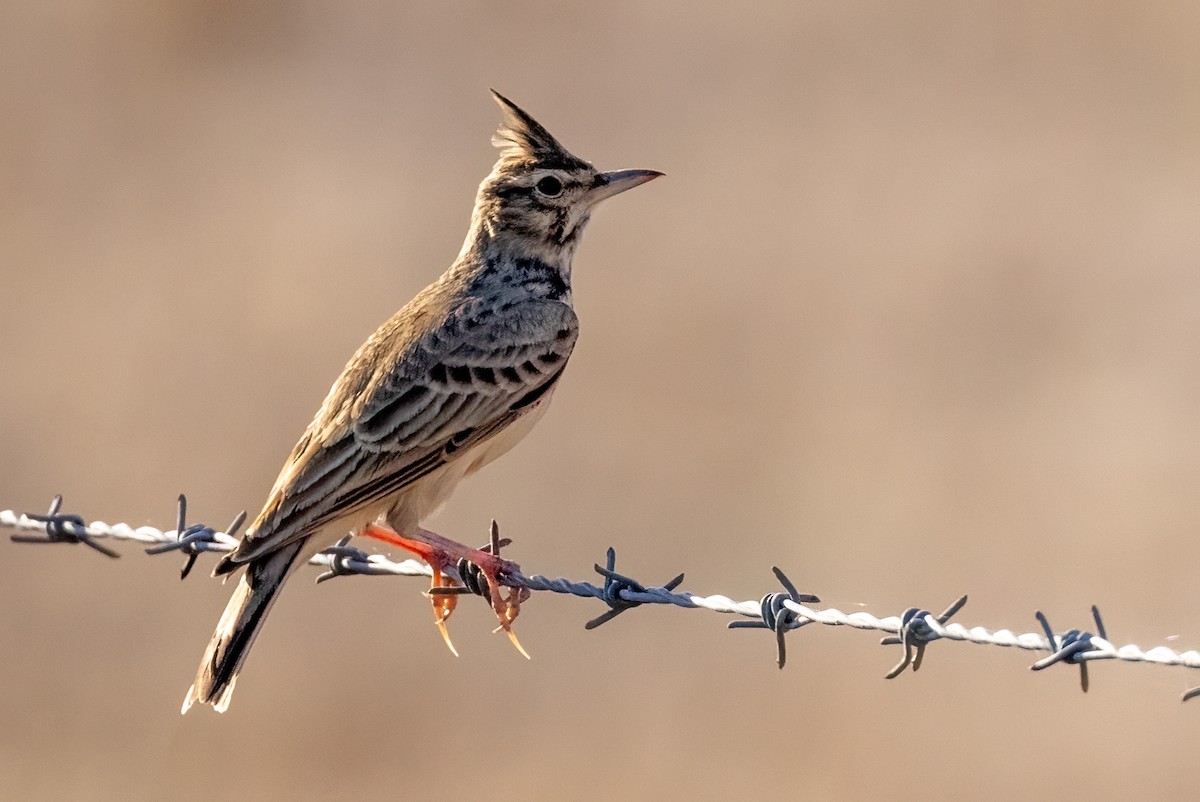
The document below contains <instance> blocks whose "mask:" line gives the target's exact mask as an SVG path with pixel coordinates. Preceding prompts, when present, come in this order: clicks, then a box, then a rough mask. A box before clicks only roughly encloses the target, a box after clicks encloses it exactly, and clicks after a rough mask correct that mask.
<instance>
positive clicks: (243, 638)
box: [183, 92, 661, 713]
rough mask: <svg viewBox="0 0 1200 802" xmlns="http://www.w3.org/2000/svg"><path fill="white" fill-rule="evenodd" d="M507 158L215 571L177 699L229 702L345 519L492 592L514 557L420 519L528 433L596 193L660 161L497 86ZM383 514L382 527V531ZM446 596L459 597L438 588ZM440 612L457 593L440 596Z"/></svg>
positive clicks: (567, 308)
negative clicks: (213, 611) (461, 235)
mask: <svg viewBox="0 0 1200 802" xmlns="http://www.w3.org/2000/svg"><path fill="white" fill-rule="evenodd" d="M493 94H494V95H495V98H496V102H497V103H498V104H499V105H500V108H501V111H502V112H503V115H504V121H503V123H502V124H501V126H500V128H499V130H498V132H497V134H496V136H495V137H494V138H493V140H492V142H493V144H494V145H496V146H497V147H498V148H500V158H499V160H498V161H497V162H496V166H495V167H494V168H493V169H492V172H491V174H490V175H489V176H488V177H487V178H485V179H484V180H483V183H482V184H480V186H479V194H478V196H477V197H476V201H475V210H474V214H473V215H472V217H471V227H470V229H469V230H468V232H467V238H466V241H465V242H464V243H463V247H462V251H461V252H460V253H459V255H458V258H457V259H456V260H455V261H454V263H453V264H452V265H451V266H450V269H449V270H447V271H446V272H445V273H444V274H443V275H442V277H441V278H439V279H438V280H437V281H435V282H434V283H433V284H431V285H429V286H428V287H426V288H425V289H424V290H422V291H421V292H420V293H419V294H418V295H417V296H416V297H415V298H413V299H412V300H411V301H409V302H408V304H407V305H405V306H404V308H403V309H401V310H400V311H399V312H397V313H396V314H395V315H394V316H392V318H391V319H390V320H388V321H387V322H386V323H384V324H383V325H382V326H381V327H380V328H379V330H378V331H376V332H375V333H374V334H373V335H371V337H370V339H368V340H367V341H366V342H365V343H364V344H363V345H362V347H360V348H359V349H358V352H357V353H356V354H355V355H354V356H353V357H352V358H351V360H350V362H349V364H347V365H346V367H345V369H344V370H343V371H342V375H341V376H339V377H338V379H337V381H336V382H334V384H333V387H332V388H331V389H330V391H329V395H328V396H327V397H326V398H325V403H324V404H322V406H321V409H320V410H319V411H318V412H317V415H316V417H315V418H313V421H312V423H311V424H309V426H308V429H307V430H306V431H305V433H304V436H303V437H301V438H300V442H298V443H297V444H296V447H295V449H293V451H292V454H291V456H290V457H289V458H288V460H287V463H286V464H285V465H284V467H283V470H282V472H281V473H280V474H279V478H278V479H277V480H276V482H275V487H274V488H273V489H272V491H271V494H270V496H269V497H268V499H267V503H266V505H265V506H264V507H263V510H262V512H261V513H259V515H258V518H257V519H255V522H254V524H253V526H252V527H251V529H250V531H249V532H248V533H247V534H246V536H245V538H244V539H243V540H242V542H241V544H240V545H239V546H238V548H237V549H236V550H235V551H233V552H232V553H230V554H228V555H226V556H225V557H223V558H222V559H221V561H220V563H218V565H217V567H216V568H215V569H214V571H213V574H214V575H222V574H228V573H230V572H232V571H235V570H236V569H238V568H241V567H243V566H244V567H245V568H246V571H245V573H244V574H243V575H242V578H241V581H240V582H239V583H238V586H237V589H236V590H235V591H234V593H233V597H232V598H231V599H230V600H229V605H228V606H227V607H226V608H225V613H224V614H223V615H222V616H221V620H220V622H219V623H218V624H217V629H216V632H214V633H213V636H212V640H211V641H210V642H209V644H208V649H207V650H206V651H205V653H204V659H203V661H202V662H201V664H200V670H199V672H198V673H197V675H196V681H195V683H194V684H193V685H192V687H191V688H190V689H189V690H188V694H187V697H186V699H185V700H184V704H183V712H185V713H186V712H187V710H188V708H189V707H191V705H192V703H194V702H200V703H202V704H208V705H212V706H213V707H214V708H216V709H217V710H218V711H224V710H225V709H226V708H227V707H228V706H229V701H230V697H231V696H232V694H233V687H234V682H235V681H236V679H237V676H238V672H239V671H241V669H242V666H243V664H244V662H245V660H246V654H247V652H248V651H249V649H250V646H251V645H252V644H253V643H254V639H255V637H256V636H257V634H258V631H259V629H260V628H261V627H262V624H263V621H264V620H265V619H266V616H267V613H268V612H270V610H271V607H272V605H273V604H274V601H275V598H276V597H277V595H278V593H279V589H280V588H281V587H282V586H283V583H284V581H285V580H286V579H287V578H288V576H289V575H290V574H291V573H292V572H293V571H294V570H295V569H296V567H297V566H299V565H301V564H303V563H305V562H307V560H308V559H309V557H311V556H312V555H314V554H316V553H317V552H318V551H320V550H321V549H322V548H324V547H325V546H326V545H327V544H328V543H329V542H330V541H332V540H334V539H336V538H337V537H340V536H341V535H342V534H343V533H345V532H348V531H349V532H355V533H360V534H367V535H371V536H375V537H380V538H382V539H385V540H390V541H391V542H396V543H400V544H401V545H404V546H405V547H407V548H412V549H413V550H415V551H418V553H420V554H422V556H424V557H425V558H426V559H427V560H429V561H430V563H431V564H432V565H433V567H434V569H435V583H437V582H438V577H439V570H438V569H440V568H443V567H445V566H447V565H452V564H454V561H455V560H456V559H458V558H460V557H465V558H467V559H468V560H470V561H471V562H473V563H475V564H476V565H479V566H480V567H481V568H482V569H483V571H484V573H485V574H487V575H488V578H489V584H490V588H491V594H492V604H493V606H494V607H495V608H496V611H497V613H498V614H499V615H500V617H501V625H502V626H503V627H504V628H505V629H508V624H510V623H511V620H512V617H513V615H514V614H515V611H514V607H513V606H512V605H511V604H508V605H507V606H506V602H505V600H502V599H501V598H500V594H499V587H500V582H499V574H500V573H501V572H502V571H503V570H504V567H505V566H506V565H508V564H507V563H505V562H504V561H503V560H501V559H500V558H499V556H498V555H493V554H489V553H487V552H480V551H476V550H474V549H468V548H466V547H464V546H460V545H459V544H457V543H454V542H453V541H450V540H447V539H445V538H441V537H439V536H437V535H435V534H433V533H432V532H428V531H426V530H424V529H422V528H421V521H422V520H423V519H424V518H425V517H426V516H427V515H429V514H430V513H432V512H433V511H434V510H435V509H436V508H437V507H438V506H439V505H440V504H441V503H442V502H443V501H445V500H446V499H447V498H448V497H449V496H450V494H451V493H452V492H453V490H454V488H455V486H456V485H457V484H458V482H459V481H460V480H461V479H462V478H463V477H465V476H467V475H468V474H471V473H473V472H475V471H477V470H478V469H479V468H481V467H483V466H484V465H486V464H487V463H489V462H491V461H492V460H494V459H496V458H497V457H499V456H500V455H502V454H503V453H505V452H506V451H508V449H510V448H511V447H512V446H513V445H515V444H516V442H517V441H518V440H520V439H521V438H522V437H524V436H525V435H526V434H527V433H528V432H529V430H530V429H531V428H532V427H533V424H534V423H535V422H536V421H537V420H538V418H540V417H541V416H542V415H543V414H544V413H545V411H546V406H547V404H548V403H549V401H550V397H551V396H552V395H553V393H554V386H555V384H556V382H557V381H558V379H559V377H560V376H561V375H562V372H563V368H564V367H565V366H566V363H567V359H568V358H569V357H570V355H571V349H572V347H573V346H574V345H575V338H576V336H577V332H578V324H577V320H576V317H575V312H574V310H573V309H572V306H571V260H572V257H573V256H574V254H575V248H576V247H577V246H578V245H579V239H580V235H581V234H582V233H583V229H584V226H585V225H586V224H587V222H588V218H589V217H590V215H591V213H592V210H593V209H594V208H595V206H596V204H597V203H599V202H600V201H602V200H604V199H605V198H609V197H612V196H613V195H616V194H617V193H619V192H623V191H625V190H627V189H631V188H632V187H636V186H638V185H639V184H643V183H645V182H647V181H649V180H651V179H653V178H656V177H658V176H659V175H661V173H658V172H656V171H654V170H618V171H615V172H608V173H602V172H599V171H597V170H596V169H595V168H593V167H592V165H590V164H588V163H587V162H585V161H583V160H582V159H579V158H577V157H575V156H573V155H572V154H570V153H569V152H568V151H567V150H566V149H565V148H564V147H563V146H562V145H560V144H559V143H558V141H557V140H556V139H555V138H554V137H553V136H551V135H550V133H549V132H548V131H546V129H545V128H543V127H542V126H541V125H539V124H538V123H537V122H536V121H535V120H534V119H533V118H532V117H530V116H529V115H528V114H526V113H525V112H524V111H522V110H521V109H519V108H517V106H516V105H514V104H513V103H511V102H510V101H509V100H507V99H506V98H504V97H502V96H501V95H499V94H497V93H495V92H493ZM384 523H386V526H387V527H388V528H384V526H383V524H384ZM443 598H447V599H448V598H451V597H443ZM434 606H435V614H436V615H437V616H438V623H439V625H440V624H441V622H442V621H444V619H445V616H446V615H448V614H449V605H448V604H447V603H446V602H444V601H443V602H441V606H440V607H439V601H438V597H437V596H435V597H434Z"/></svg>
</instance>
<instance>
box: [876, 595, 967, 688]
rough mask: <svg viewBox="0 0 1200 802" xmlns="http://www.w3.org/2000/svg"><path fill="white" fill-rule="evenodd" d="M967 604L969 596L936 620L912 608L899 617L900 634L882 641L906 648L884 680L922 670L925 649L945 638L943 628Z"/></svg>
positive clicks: (928, 614)
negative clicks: (935, 624) (908, 670)
mask: <svg viewBox="0 0 1200 802" xmlns="http://www.w3.org/2000/svg"><path fill="white" fill-rule="evenodd" d="M966 603H967V594H965V593H964V594H963V595H961V596H959V597H958V599H956V600H955V602H954V603H953V604H951V605H950V606H949V607H947V608H946V609H945V610H943V611H942V614H941V615H939V616H934V614H933V613H931V612H929V611H928V610H921V609H918V608H916V607H909V608H908V609H907V610H905V611H904V614H903V615H901V616H900V634H899V635H889V636H888V637H886V638H883V639H881V640H880V641H879V643H880V644H881V645H883V646H894V645H896V644H897V643H898V644H900V645H901V646H902V647H904V656H903V657H901V658H900V662H899V663H896V665H894V666H892V670H891V671H889V672H888V673H887V674H886V675H884V679H895V678H896V677H898V676H900V675H901V674H903V673H904V669H906V668H908V667H909V666H912V670H913V672H914V673H915V672H916V671H917V670H919V669H920V668H921V661H922V660H924V659H925V647H926V646H928V645H929V644H931V643H933V642H934V641H935V640H937V639H938V638H940V637H942V633H941V631H940V630H941V628H942V627H943V626H944V625H945V624H946V622H947V621H949V620H950V619H951V618H952V617H953V616H954V614H955V613H957V612H958V611H959V610H961V609H962V608H963V607H964V606H965V605H966ZM935 621H936V622H937V627H936V628H935V627H934V622H935Z"/></svg>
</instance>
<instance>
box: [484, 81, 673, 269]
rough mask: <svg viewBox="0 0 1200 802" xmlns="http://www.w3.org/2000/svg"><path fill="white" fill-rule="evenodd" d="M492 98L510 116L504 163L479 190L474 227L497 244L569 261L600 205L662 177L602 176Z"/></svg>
mask: <svg viewBox="0 0 1200 802" xmlns="http://www.w3.org/2000/svg"><path fill="white" fill-rule="evenodd" d="M492 95H493V96H494V97H495V99H496V102H497V103H498V104H499V105H500V110H501V111H502V112H503V114H504V120H503V122H501V124H500V128H499V129H498V130H497V131H496V135H495V136H494V137H492V144H493V145H495V146H496V147H498V148H499V149H500V158H499V160H497V162H496V166H495V167H494V168H492V172H491V174H490V175H489V176H488V177H487V178H485V179H484V180H483V183H482V184H481V185H480V186H479V196H478V198H477V199H476V202H475V223H476V226H475V228H477V229H478V230H480V231H481V233H482V232H484V231H485V232H486V235H487V236H488V238H489V239H490V240H491V241H492V242H493V243H499V242H502V243H503V244H504V245H505V246H506V247H511V248H516V249H518V250H523V251H526V252H528V253H530V254H531V255H537V256H540V257H542V258H545V259H548V260H551V261H556V262H561V261H563V260H565V261H567V262H569V261H570V258H571V255H572V254H573V253H574V250H575V246H576V244H577V243H578V241H579V236H580V234H582V233H583V229H584V226H586V225H587V222H588V219H589V218H590V216H591V213H592V209H594V208H595V207H596V204H598V203H599V202H600V201H602V200H604V199H605V198H611V197H612V196H613V195H616V194H618V193H621V192H624V191H625V190H627V189H632V188H633V187H636V186H638V185H639V184H644V183H646V182H647V181H650V180H651V179H654V178H657V177H658V176H660V175H662V173H660V172H658V171H656V170H615V171H613V172H608V173H602V172H600V171H599V170H597V169H596V168H595V167H593V166H592V165H591V164H589V163H588V162H585V161H584V160H583V159H580V158H579V157H577V156H575V155H573V154H571V153H570V151H568V150H567V149H566V148H564V147H563V146H562V145H561V144H559V142H558V140H557V139H555V138H554V137H553V136H551V135H550V132H549V131H547V130H546V129H545V128H543V127H542V126H541V124H539V123H538V121H537V120H535V119H533V118H532V117H530V116H529V115H528V114H527V113H525V112H524V111H523V110H522V109H521V108H519V107H518V106H517V105H516V104H515V103H513V102H512V101H511V100H509V99H508V98H506V97H504V96H503V95H501V94H500V93H499V92H496V91H495V90H493V91H492Z"/></svg>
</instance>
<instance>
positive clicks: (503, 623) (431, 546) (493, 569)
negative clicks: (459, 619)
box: [362, 523, 529, 658]
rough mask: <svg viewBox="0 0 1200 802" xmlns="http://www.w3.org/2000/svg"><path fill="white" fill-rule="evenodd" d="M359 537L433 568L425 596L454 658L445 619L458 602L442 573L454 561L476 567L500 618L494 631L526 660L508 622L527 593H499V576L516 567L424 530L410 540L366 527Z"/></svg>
mask: <svg viewBox="0 0 1200 802" xmlns="http://www.w3.org/2000/svg"><path fill="white" fill-rule="evenodd" d="M492 526H493V540H494V541H495V539H496V537H497V533H496V531H495V524H494V523H493V525H492ZM362 534H363V535H364V536H366V537H369V538H374V539H375V540H381V541H383V542H384V543H390V544H392V545H393V546H399V547H400V548H402V549H404V550H405V551H409V552H412V553H413V554H415V555H417V556H418V557H420V558H421V559H422V560H424V561H425V562H427V563H429V567H430V568H432V569H433V584H432V586H431V587H430V593H429V594H428V595H429V597H430V600H431V602H432V603H433V619H434V623H435V624H437V627H438V630H440V631H441V633H442V637H443V638H444V639H445V641H446V645H447V646H448V647H450V651H451V652H453V653H454V655H455V656H457V655H458V650H456V649H455V648H454V644H453V643H451V642H450V635H449V633H448V632H447V631H446V620H447V619H448V618H450V614H451V613H453V612H454V608H455V606H456V605H457V603H458V600H457V595H456V594H455V593H454V592H453V591H450V590H449V589H450V588H451V587H452V586H451V585H450V584H449V583H448V582H447V581H446V577H445V571H446V569H448V568H450V569H457V565H458V561H459V560H466V561H467V562H469V563H471V564H472V565H475V566H477V567H478V568H479V570H480V571H481V572H482V573H483V575H484V577H486V578H487V583H488V591H489V597H490V598H489V602H490V603H491V606H492V609H493V610H494V611H495V613H496V617H497V618H499V619H500V626H499V627H498V628H497V630H496V631H500V630H504V632H505V633H506V634H507V635H508V638H509V640H511V641H512V643H513V645H514V646H516V648H517V651H519V652H520V653H521V654H523V655H525V657H527V658H528V657H529V654H528V653H527V652H526V651H525V649H523V648H522V647H521V643H520V641H518V640H517V636H516V635H515V634H513V631H512V623H513V621H515V620H516V618H517V615H518V614H519V613H520V612H521V602H523V601H525V600H526V599H528V598H529V590H528V589H526V588H515V587H514V588H509V590H508V594H507V595H504V594H503V593H502V588H504V585H503V583H502V582H501V576H502V575H504V574H506V573H509V572H512V571H516V570H518V568H519V567H518V566H517V564H516V563H514V562H511V561H509V560H505V559H502V558H501V557H500V556H499V554H493V553H492V552H491V551H490V550H489V551H483V550H481V549H473V548H470V547H469V546H464V545H462V544H461V543H456V542H455V541H453V540H450V539H448V538H444V537H442V536H441V535H439V534H436V533H434V532H429V531H426V530H424V529H421V530H418V533H417V534H416V535H415V536H414V537H405V536H403V535H401V534H400V533H399V532H396V531H395V530H393V529H390V528H388V527H386V526H381V525H380V524H368V525H367V526H366V527H365V528H364V529H363V531H362ZM497 551H499V549H497ZM448 591H449V592H448Z"/></svg>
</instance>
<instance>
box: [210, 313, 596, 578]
mask: <svg viewBox="0 0 1200 802" xmlns="http://www.w3.org/2000/svg"><path fill="white" fill-rule="evenodd" d="M385 332H386V325H385V329H384V330H381V332H380V335H385ZM380 335H377V336H376V337H375V338H372V341H369V342H368V344H367V345H365V346H364V347H363V349H362V350H360V352H359V354H357V355H356V356H355V358H354V359H353V360H351V363H350V364H349V365H348V366H347V368H346V370H345V371H344V372H343V374H342V376H341V378H339V379H338V382H337V383H335V385H334V387H333V389H332V390H331V391H330V394H329V398H327V399H326V402H325V406H324V408H323V409H322V411H321V413H319V414H318V416H317V418H316V419H315V420H314V421H313V422H312V424H311V425H310V426H309V429H308V431H307V432H306V433H305V435H304V437H303V438H301V440H300V442H299V443H297V444H296V448H295V450H294V451H293V452H292V456H291V458H290V459H289V461H288V464H287V465H286V466H285V467H284V470H283V472H282V473H281V475H280V478H279V481H278V482H277V483H276V486H275V489H274V490H273V491H272V494H271V497H270V498H269V500H268V502H267V505H266V507H265V508H264V509H263V512H262V513H261V514H260V515H259V518H258V520H257V523H256V524H255V526H254V527H253V531H252V532H251V533H250V534H248V535H247V536H246V537H245V538H243V540H242V543H241V545H240V546H239V547H238V549H237V550H236V551H234V552H232V553H231V554H229V555H227V556H226V558H225V560H223V561H222V564H221V565H219V566H218V571H220V572H222V573H224V572H228V571H231V570H234V569H235V568H237V567H238V565H241V564H243V563H246V562H248V561H250V560H253V559H255V558H257V557H260V556H262V555H263V554H266V553H268V552H271V551H274V550H275V549H279V548H282V547H283V546H285V545H287V544H288V543H291V542H293V541H295V540H297V539H299V538H302V537H305V536H307V535H309V534H311V533H312V532H313V531H315V530H316V529H317V528H319V527H321V526H323V525H325V524H328V523H330V522H332V521H335V520H337V519H338V518H342V517H344V516H347V515H350V514H353V513H354V512H356V511H359V510H363V509H365V508H367V507H369V506H372V505H373V504H376V503H378V502H379V501H380V500H382V499H384V498H386V497H388V496H390V495H392V494H394V493H396V492H398V491H400V490H401V489H403V488H404V487H406V486H407V485H409V484H411V483H412V482H414V481H416V480H417V479H420V478H421V477H423V476H425V475H427V474H429V473H431V472H432V471H434V470H436V469H437V468H439V467H441V466H442V465H444V464H446V463H447V462H450V461H451V460H453V459H455V458H456V457H458V456H460V455H461V454H463V453H465V452H467V451H469V450H470V449H471V447H472V446H475V445H477V444H479V443H481V442H483V441H484V440H487V439H488V438H489V437H491V436H492V435H494V434H496V433H497V432H499V431H501V430H502V429H504V428H505V427H507V426H508V425H510V424H511V423H512V422H513V421H515V420H516V419H517V418H519V417H520V416H521V415H523V414H525V412H526V411H528V409H529V408H530V407H531V406H532V405H533V404H534V402H535V401H537V400H538V399H539V398H540V397H541V396H542V395H544V394H545V393H546V391H548V390H549V389H550V388H551V387H552V386H553V385H554V383H555V382H556V381H557V380H558V378H559V376H560V375H561V374H562V370H563V368H564V367H565V365H566V362H567V358H568V357H569V356H570V354H571V349H572V348H573V347H574V345H575V339H576V337H577V335H578V321H577V319H576V317H575V313H574V311H573V310H572V309H571V307H570V306H568V305H567V304H564V303H561V302H558V301H552V300H546V299H529V300H525V301H520V302H517V303H515V304H512V305H510V306H509V307H508V308H507V309H503V308H502V309H501V310H500V311H495V312H489V311H488V310H486V309H484V310H480V311H476V312H475V313H470V312H469V311H461V310H460V311H459V312H457V313H452V314H451V315H449V316H448V317H447V319H446V320H445V321H444V323H442V324H441V325H437V326H435V327H433V328H431V329H430V330H429V331H428V333H426V334H425V335H423V336H420V337H415V338H411V339H410V344H409V345H407V346H405V347H401V348H399V349H394V348H393V349H392V350H391V351H390V353H389V352H388V348H387V345H386V343H385V344H382V345H381V344H380V342H379V341H380V340H381V339H386V336H382V337H381V336H380ZM372 342H374V343H375V348H374V349H372Z"/></svg>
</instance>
